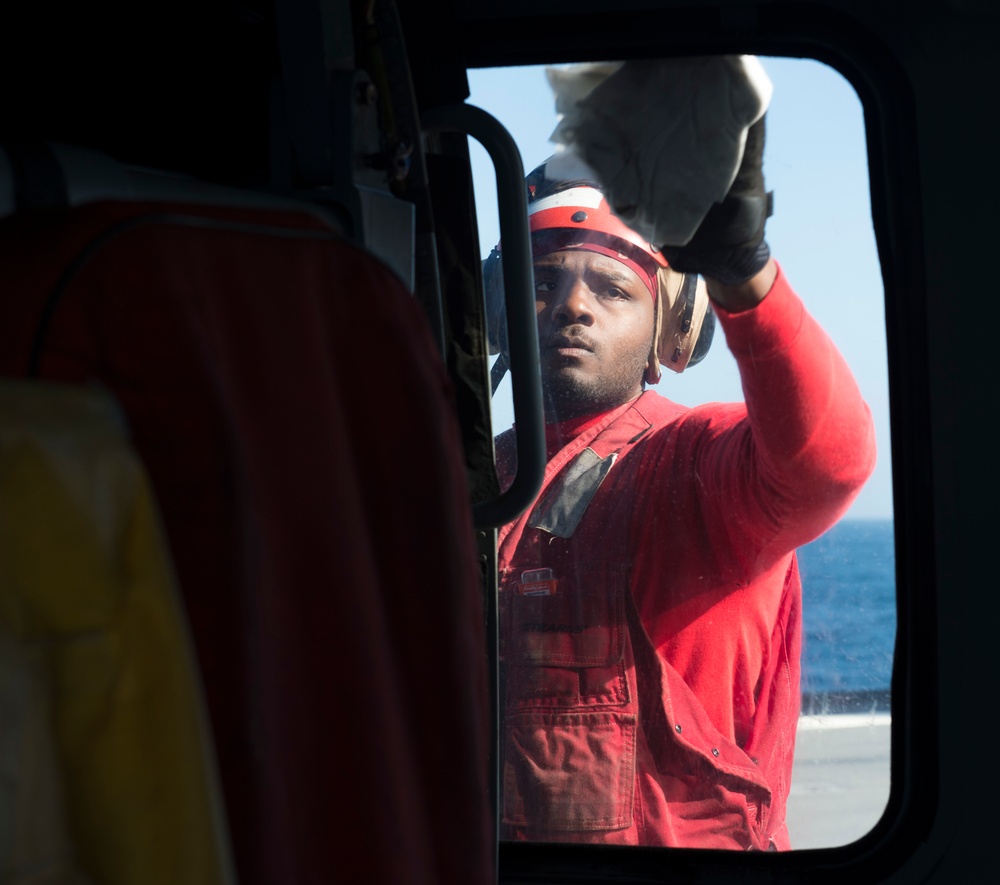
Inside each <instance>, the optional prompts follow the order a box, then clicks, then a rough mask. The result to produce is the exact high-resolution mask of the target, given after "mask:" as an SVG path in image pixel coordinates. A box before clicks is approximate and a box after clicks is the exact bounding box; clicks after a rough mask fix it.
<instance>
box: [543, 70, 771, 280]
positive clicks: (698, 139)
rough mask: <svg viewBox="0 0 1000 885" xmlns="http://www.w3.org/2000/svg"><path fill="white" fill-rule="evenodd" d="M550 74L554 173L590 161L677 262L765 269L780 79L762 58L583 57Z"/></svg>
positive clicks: (633, 221)
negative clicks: (769, 112)
mask: <svg viewBox="0 0 1000 885" xmlns="http://www.w3.org/2000/svg"><path fill="white" fill-rule="evenodd" d="M548 77H549V83H550V85H551V86H552V89H553V92H554V93H555V97H556V110H557V111H558V112H559V114H560V122H559V125H558V126H557V127H556V129H555V131H554V132H553V134H552V141H554V142H556V143H557V144H559V145H561V146H562V147H561V148H560V151H561V153H560V151H557V153H556V155H555V157H553V159H552V160H550V161H549V166H550V167H551V168H552V169H553V171H554V172H556V173H557V174H558V167H559V165H560V162H561V161H562V162H565V163H566V164H567V165H570V164H572V163H574V162H575V163H580V161H582V162H583V164H584V165H585V166H586V167H588V168H589V169H590V170H591V171H592V172H593V175H591V176H588V177H592V178H595V179H597V180H598V181H600V182H601V185H602V190H603V191H604V193H605V195H606V196H607V198H608V201H609V203H610V204H611V206H612V208H613V209H614V211H615V213H616V214H617V215H618V216H619V217H620V218H621V219H622V221H624V222H625V224H627V225H628V226H629V227H631V228H632V229H633V230H635V231H637V232H638V233H640V234H641V235H642V236H643V237H644V238H645V239H646V240H647V242H650V243H655V244H657V245H659V246H661V247H663V249H664V254H665V256H666V258H667V260H668V261H669V262H670V263H671V264H672V265H673V266H674V267H675V268H676V269H677V270H680V271H683V272H688V273H701V274H702V275H704V276H708V277H710V278H714V279H716V280H718V281H719V282H722V283H728V284H732V283H741V282H743V281H745V280H747V279H749V278H750V277H752V276H753V275H754V274H755V273H756V271H758V270H759V269H761V268H762V267H764V265H765V264H766V263H767V260H768V252H767V246H766V244H765V243H764V240H763V235H764V221H765V220H766V218H767V216H768V214H769V198H768V195H767V194H766V193H765V191H764V178H763V171H762V160H763V150H764V124H763V117H764V113H765V111H766V109H767V106H768V104H769V102H770V98H771V92H772V85H771V81H770V79H769V78H768V77H767V74H766V72H765V71H764V69H763V67H762V66H761V64H760V62H759V61H758V60H757V59H756V58H755V57H753V56H702V57H690V58H672V59H657V60H646V61H642V60H639V61H629V62H625V63H614V64H594V65H574V66H570V67H568V68H559V69H549V71H548ZM563 157H565V160H563Z"/></svg>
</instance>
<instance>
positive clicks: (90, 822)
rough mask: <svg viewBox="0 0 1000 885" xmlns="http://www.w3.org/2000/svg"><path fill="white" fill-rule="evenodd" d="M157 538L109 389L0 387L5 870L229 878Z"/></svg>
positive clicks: (175, 879) (1, 833)
mask: <svg viewBox="0 0 1000 885" xmlns="http://www.w3.org/2000/svg"><path fill="white" fill-rule="evenodd" d="M165 550H166V546H165V542H164V539H163V535H162V532H161V528H160V526H159V522H158V516H157V512H156V509H155V506H154V504H153V500H152V496H151V492H150V488H149V484H148V480H147V479H146V476H145V473H144V471H143V469H142V465H141V463H140V462H139V460H138V458H137V457H136V456H135V454H134V453H133V451H132V449H131V447H130V445H129V442H128V438H127V433H126V430H125V427H124V425H123V422H122V420H121V418H120V417H119V415H118V412H117V410H116V407H115V404H114V403H113V401H112V400H111V398H110V397H108V396H107V395H105V394H102V393H100V392H99V391H95V390H87V389H84V388H76V387H68V386H67V387H63V386H58V385H45V384H39V383H31V382H12V381H0V683H2V685H3V686H4V687H3V688H2V689H0V704H2V705H3V706H2V707H0V722H2V723H3V726H2V729H0V730H2V732H3V737H2V738H0V775H2V777H0V780H3V782H4V783H3V785H2V786H0V882H3V883H8V882H17V883H22V882H24V883H27V882H32V883H34V882H46V883H49V882H51V883H56V882H58V883H84V882H89V883H94V885H119V883H120V885H138V883H142V885H157V883H161V882H162V883H164V885H166V883H170V885H177V883H184V885H201V883H204V885H216V883H218V885H224V883H226V885H227V883H231V882H233V881H234V880H235V877H234V876H233V874H232V865H231V860H230V856H229V852H228V838H227V835H226V830H225V826H224V823H223V821H224V818H223V815H222V813H221V804H220V802H219V793H218V789H217V781H216V775H215V770H214V755H213V754H212V752H211V749H210V747H211V743H210V740H209V738H208V731H207V727H206V724H205V718H204V711H203V709H202V702H201V697H200V689H199V683H198V681H197V677H196V675H195V673H196V671H195V668H194V665H193V658H192V655H191V649H190V642H189V639H188V636H187V632H186V620H185V619H184V617H183V615H182V614H181V609H180V606H179V604H178V597H177V594H176V589H175V586H174V578H173V573H172V570H171V567H170V560H169V556H168V555H167V553H166V552H165Z"/></svg>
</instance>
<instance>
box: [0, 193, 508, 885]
mask: <svg viewBox="0 0 1000 885" xmlns="http://www.w3.org/2000/svg"><path fill="white" fill-rule="evenodd" d="M0 272H2V275H3V279H4V281H5V285H4V291H3V295H2V306H0V371H3V372H4V373H6V374H9V375H14V376H23V375H25V374H26V373H27V372H28V366H29V362H30V359H31V350H32V347H33V346H34V345H36V344H37V345H39V346H40V347H41V350H40V359H39V363H38V367H39V375H40V377H43V378H45V379H50V380H61V381H72V382H79V383H82V384H88V383H98V384H102V385H105V386H106V387H108V388H109V389H110V390H111V391H112V392H113V393H114V394H115V395H116V396H117V398H118V399H119V401H120V402H121V404H122V406H123V408H124V411H125V413H126V415H127V418H128V420H129V423H130V425H131V429H132V433H133V437H134V442H135V446H136V448H137V450H138V452H139V454H140V455H141V457H142V458H143V459H144V461H145V463H146V465H147V468H148V470H149V473H150V476H151V479H152V482H153V485H154V488H155V490H156V492H157V496H158V500H159V504H160V508H161V511H162V514H163V517H164V522H165V525H166V530H167V533H168V537H169V540H170V544H171V548H172V551H173V555H174V561H175V566H176V569H177V572H178V577H179V582H180V586H181V589H182V592H183V594H184V597H185V601H186V604H187V608H188V614H189V619H190V624H191V627H192V631H193V634H194V638H195V644H196V647H197V651H198V655H199V660H200V664H201V668H202V675H203V682H204V686H205V691H206V695H207V699H208V703H209V709H210V714H211V718H212V723H213V729H214V734H215V739H216V745H217V747H216V749H217V753H218V757H219V762H220V770H221V774H222V781H223V786H224V791H225V795H226V801H227V810H228V814H229V822H230V827H231V830H232V836H233V842H234V849H235V854H236V859H237V867H238V872H239V876H240V880H241V882H242V883H245V885H250V883H265V882H266V883H286V882H287V883H293V882H294V883H310V882H316V883H319V882H323V883H327V882H330V881H359V882H360V881H364V882H387V883H388V882H391V883H407V882H414V883H415V882H428V883H452V882H454V883H476V882H486V881H491V880H492V822H491V820H490V813H489V810H488V804H487V789H486V772H487V752H488V716H487V698H486V679H485V670H486V661H485V651H484V642H483V630H482V614H481V603H480V596H479V593H480V591H479V582H478V576H477V566H476V562H475V554H474V548H473V539H472V532H473V529H472V525H471V520H470V516H469V507H468V498H467V492H466V481H465V475H464V459H463V456H462V452H461V447H460V443H459V435H458V429H457V426H456V420H455V416H454V409H453V404H452V399H451V390H450V386H449V383H448V381H447V379H446V376H445V374H444V371H443V368H442V366H441V363H440V360H439V359H438V357H437V355H436V353H435V352H434V346H433V344H432V341H431V337H430V335H429V333H428V331H427V328H426V323H425V321H424V317H423V314H422V312H421V311H420V309H419V307H418V305H417V304H415V303H414V301H413V300H412V298H411V296H410V295H409V294H408V293H407V292H406V291H405V289H404V288H403V286H402V285H401V283H399V282H398V280H397V278H396V277H395V276H394V275H393V274H392V273H391V272H389V271H388V270H387V269H386V268H385V267H383V265H381V264H380V263H379V262H378V261H377V260H376V259H374V258H372V257H371V256H370V255H368V254H367V253H365V252H363V251H362V250H360V249H358V248H356V247H355V246H353V245H351V244H349V243H347V242H345V241H343V240H340V239H337V238H335V237H333V236H332V234H330V233H329V232H328V231H326V230H325V229H324V228H323V227H322V225H321V223H320V222H319V221H317V220H316V219H315V218H313V217H311V216H309V215H306V214H303V215H297V214H284V213H275V212H259V211H253V210H236V209H217V208H205V207H200V206H178V205H150V204H146V205H142V204H125V203H120V204H119V203H107V204H95V205H92V206H88V207H83V208H79V209H75V210H72V211H67V212H53V213H45V214H41V215H38V216H37V217H34V218H27V219H26V218H15V219H8V220H6V221H4V222H3V223H2V224H0ZM46 310H50V311H51V318H50V321H48V322H46V321H45V320H44V316H45V312H46Z"/></svg>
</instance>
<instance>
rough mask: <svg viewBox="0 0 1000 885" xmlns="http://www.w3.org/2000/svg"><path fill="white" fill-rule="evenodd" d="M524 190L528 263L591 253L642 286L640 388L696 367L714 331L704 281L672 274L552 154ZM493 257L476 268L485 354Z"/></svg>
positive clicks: (494, 327)
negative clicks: (644, 348) (663, 371)
mask: <svg viewBox="0 0 1000 885" xmlns="http://www.w3.org/2000/svg"><path fill="white" fill-rule="evenodd" d="M556 169H557V170H558V173H559V174H558V175H557V174H554V170H556ZM575 173H582V174H579V175H577V174H575ZM525 183H526V185H527V187H528V216H529V229H530V231H531V245H532V254H533V255H534V257H536V258H538V257H540V256H542V255H547V254H549V253H551V252H559V251H562V250H564V249H585V250H589V251H593V252H599V253H601V254H604V255H608V256H610V257H611V258H615V259H616V260H618V261H621V262H622V263H623V264H625V265H627V266H628V267H630V268H631V269H632V270H634V271H635V272H636V273H637V274H638V275H639V278H640V279H642V280H643V281H644V282H645V283H646V285H647V288H648V289H649V291H650V295H651V296H652V298H653V301H654V305H655V312H654V315H655V319H654V322H655V330H656V334H655V337H654V344H653V348H652V351H651V353H650V355H649V365H648V367H647V370H646V381H647V382H648V383H650V384H656V383H657V382H658V381H659V380H660V366H661V365H665V366H667V367H668V368H670V369H672V370H673V371H675V372H683V371H684V369H686V368H687V367H688V366H693V365H695V364H696V363H698V362H700V361H701V360H702V359H703V358H704V356H705V354H706V353H707V352H708V348H709V346H710V345H711V343H712V338H713V335H714V332H715V314H713V313H712V311H711V308H710V306H709V301H708V292H707V291H706V289H705V282H704V280H701V279H700V278H699V277H697V276H696V275H694V274H683V273H679V272H677V271H674V270H672V269H671V268H670V266H669V265H668V264H667V261H666V259H665V258H664V257H663V255H662V253H661V252H660V250H659V249H657V247H656V246H655V245H654V244H652V243H649V242H647V241H646V240H645V239H643V238H642V237H641V236H640V235H639V234H638V233H636V232H635V231H634V230H632V229H631V228H630V227H628V226H626V225H625V223H624V222H623V221H622V220H621V219H620V218H619V217H618V216H617V215H615V214H614V212H612V210H611V206H610V204H609V203H608V201H607V199H605V197H604V194H603V193H602V191H601V186H600V184H599V183H598V182H597V181H595V180H593V179H592V178H590V177H588V176H587V175H586V167H582V168H579V167H578V168H577V169H574V168H573V167H572V161H569V162H567V158H566V157H565V156H563V155H557V156H556V157H550V158H549V159H548V160H546V161H545V162H544V163H543V164H542V165H541V166H538V167H537V168H536V169H534V170H532V172H531V173H529V175H528V176H527V178H526V179H525ZM499 258H500V246H499V245H497V247H496V249H494V250H493V252H492V253H491V254H490V257H489V258H487V259H485V260H484V262H483V279H484V283H485V285H486V304H487V313H488V322H489V333H490V346H491V352H492V353H497V352H500V353H504V351H505V350H506V329H505V323H504V310H503V290H502V275H501V273H500V261H499Z"/></svg>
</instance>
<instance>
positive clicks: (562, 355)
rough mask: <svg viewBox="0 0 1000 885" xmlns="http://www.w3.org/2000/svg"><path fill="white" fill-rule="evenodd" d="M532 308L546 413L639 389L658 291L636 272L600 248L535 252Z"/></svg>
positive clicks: (614, 400)
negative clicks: (650, 289) (535, 319)
mask: <svg viewBox="0 0 1000 885" xmlns="http://www.w3.org/2000/svg"><path fill="white" fill-rule="evenodd" d="M534 265H535V313H536V316H537V319H538V342H539V347H540V349H541V363H542V388H543V391H544V394H545V402H546V409H547V410H548V412H549V418H550V420H552V419H553V418H555V419H558V420H565V419H567V418H575V417H579V416H581V415H587V414H591V413H595V412H600V411H604V410H607V409H611V408H614V407H615V406H619V405H622V404H623V403H626V402H628V401H629V400H631V399H634V398H635V397H637V396H638V395H639V394H640V393H641V392H642V379H643V373H644V372H645V369H646V364H647V361H648V358H649V352H650V348H651V346H652V343H653V298H652V295H651V294H650V291H649V289H648V288H647V287H646V285H645V283H644V282H643V281H642V279H640V277H639V275H638V274H637V273H636V272H635V271H634V270H632V269H631V268H630V267H628V266H627V265H625V264H623V263H621V262H620V261H616V260H615V259H614V258H611V257H609V256H606V255H602V254H600V253H598V252H589V251H586V250H582V249H569V250H565V251H562V252H552V253H550V254H548V255H544V256H542V257H541V258H537V259H536V260H535V262H534Z"/></svg>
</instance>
